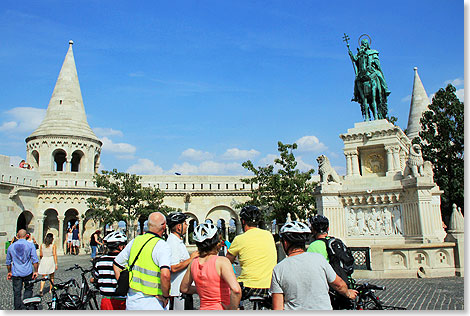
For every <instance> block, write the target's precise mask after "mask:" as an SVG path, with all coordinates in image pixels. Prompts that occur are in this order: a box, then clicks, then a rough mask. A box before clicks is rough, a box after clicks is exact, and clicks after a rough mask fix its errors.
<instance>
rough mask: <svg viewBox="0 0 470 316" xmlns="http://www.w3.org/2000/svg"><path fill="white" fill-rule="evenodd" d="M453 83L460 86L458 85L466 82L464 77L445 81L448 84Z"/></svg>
mask: <svg viewBox="0 0 470 316" xmlns="http://www.w3.org/2000/svg"><path fill="white" fill-rule="evenodd" d="M449 83H450V84H452V85H453V86H454V87H458V86H462V85H463V84H464V80H463V79H462V78H456V79H453V80H447V81H446V82H445V84H446V85H448V84H449Z"/></svg>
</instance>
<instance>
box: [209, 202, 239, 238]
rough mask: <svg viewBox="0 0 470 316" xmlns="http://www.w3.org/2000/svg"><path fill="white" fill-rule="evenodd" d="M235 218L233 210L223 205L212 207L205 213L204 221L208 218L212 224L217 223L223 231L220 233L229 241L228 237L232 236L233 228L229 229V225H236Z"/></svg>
mask: <svg viewBox="0 0 470 316" xmlns="http://www.w3.org/2000/svg"><path fill="white" fill-rule="evenodd" d="M236 218H238V216H237V214H236V213H235V211H234V210H233V209H232V208H230V207H228V206H225V205H220V206H216V207H214V208H213V209H211V210H210V211H209V213H208V214H207V215H206V221H207V220H210V221H212V223H213V224H214V225H217V227H218V228H220V229H221V230H222V231H223V232H222V235H223V236H224V238H227V237H228V239H229V241H230V237H231V236H233V228H232V229H230V227H231V225H236V223H237V221H236V220H235V219H236ZM235 227H236V226H235ZM235 231H237V230H235ZM230 233H232V234H230ZM233 237H234V236H233ZM232 240H233V238H232Z"/></svg>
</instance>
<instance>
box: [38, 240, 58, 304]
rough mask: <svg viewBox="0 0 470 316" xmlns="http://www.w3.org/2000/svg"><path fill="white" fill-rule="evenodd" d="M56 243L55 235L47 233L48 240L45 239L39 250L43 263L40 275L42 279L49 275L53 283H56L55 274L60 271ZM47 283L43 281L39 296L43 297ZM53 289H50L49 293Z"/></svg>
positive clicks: (40, 265)
mask: <svg viewBox="0 0 470 316" xmlns="http://www.w3.org/2000/svg"><path fill="white" fill-rule="evenodd" d="M53 242H54V235H53V234H52V233H47V235H46V238H44V243H43V244H42V245H41V248H40V250H39V257H40V258H41V262H40V263H39V269H38V274H40V275H41V278H45V277H46V276H48V275H49V278H50V279H51V281H52V283H54V273H55V272H56V270H57V269H58V265H57V248H56V245H54V244H53ZM45 283H46V282H44V281H41V285H40V289H39V295H40V296H42V295H43V294H44V293H43V290H44V285H45ZM50 292H51V289H49V293H50Z"/></svg>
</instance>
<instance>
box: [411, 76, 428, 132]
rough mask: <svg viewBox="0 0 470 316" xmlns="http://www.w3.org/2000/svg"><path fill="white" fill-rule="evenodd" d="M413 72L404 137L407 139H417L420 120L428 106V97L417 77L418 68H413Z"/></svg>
mask: <svg viewBox="0 0 470 316" xmlns="http://www.w3.org/2000/svg"><path fill="white" fill-rule="evenodd" d="M414 71H415V78H414V82H413V93H412V95H411V104H410V115H409V117H408V127H407V128H406V135H407V136H408V138H409V139H413V138H415V137H419V132H420V131H421V123H420V120H421V117H422V115H423V113H424V112H426V111H427V110H428V105H429V98H428V95H427V94H426V90H425V89H424V86H423V83H422V82H421V79H420V78H419V75H418V67H415V68H414Z"/></svg>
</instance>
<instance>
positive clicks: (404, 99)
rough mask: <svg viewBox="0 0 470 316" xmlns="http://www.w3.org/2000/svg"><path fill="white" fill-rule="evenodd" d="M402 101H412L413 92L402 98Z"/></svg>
mask: <svg viewBox="0 0 470 316" xmlns="http://www.w3.org/2000/svg"><path fill="white" fill-rule="evenodd" d="M401 102H411V94H409V95H407V96H406V97H404V98H401Z"/></svg>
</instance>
